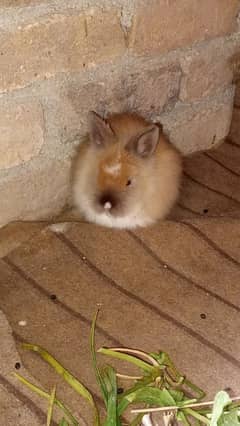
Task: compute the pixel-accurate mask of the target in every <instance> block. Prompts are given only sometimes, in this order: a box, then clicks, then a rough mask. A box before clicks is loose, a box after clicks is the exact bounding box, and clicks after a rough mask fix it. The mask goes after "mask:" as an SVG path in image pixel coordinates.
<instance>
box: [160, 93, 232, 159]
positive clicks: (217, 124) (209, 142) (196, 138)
mask: <svg viewBox="0 0 240 426" xmlns="http://www.w3.org/2000/svg"><path fill="white" fill-rule="evenodd" d="M232 103H233V100H232V96H230V97H229V95H228V96H226V99H224V95H223V96H222V97H221V99H219V103H218V102H217V100H216V103H215V102H214V103H212V104H211V103H210V104H202V106H201V107H200V108H195V109H193V108H192V107H191V105H190V106H179V107H178V108H177V109H176V110H174V111H173V112H171V113H170V114H168V115H165V116H163V117H162V121H163V124H164V128H165V129H166V131H167V133H168V134H169V136H170V140H171V141H172V142H173V143H175V144H176V145H177V146H178V148H179V149H180V150H181V151H182V152H184V153H191V152H194V151H201V150H203V149H208V148H211V147H212V146H213V145H215V144H218V143H219V142H220V141H222V140H223V139H224V138H225V137H226V136H227V135H228V132H229V128H230V124H231V118H232Z"/></svg>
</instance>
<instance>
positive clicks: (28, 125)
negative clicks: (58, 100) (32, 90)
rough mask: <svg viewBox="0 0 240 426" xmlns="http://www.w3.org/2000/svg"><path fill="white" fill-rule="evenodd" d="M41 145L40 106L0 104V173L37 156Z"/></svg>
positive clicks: (42, 123)
mask: <svg viewBox="0 0 240 426" xmlns="http://www.w3.org/2000/svg"><path fill="white" fill-rule="evenodd" d="M43 142H44V122H43V111H42V108H41V106H40V105H39V104H38V103H36V102H34V101H26V102H24V103H19V102H18V103H16V102H11V103H10V104H6V103H5V102H1V101H0V169H8V168H10V167H13V166H17V165H19V164H22V163H24V162H26V161H29V160H30V159H31V158H33V157H35V156H37V155H38V153H39V152H40V149H41V147H42V145H43Z"/></svg>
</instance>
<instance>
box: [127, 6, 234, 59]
mask: <svg viewBox="0 0 240 426" xmlns="http://www.w3.org/2000/svg"><path fill="white" fill-rule="evenodd" d="M238 9H239V1H238V0H231V1H230V2H229V0H221V1H219V0H210V1H209V0H201V1H200V2H199V1H198V0H171V1H168V0H150V1H149V2H148V4H147V7H146V3H145V2H143V1H142V2H140V5H139V7H138V10H137V13H136V16H135V17H134V25H133V30H132V34H131V36H130V45H131V47H132V48H133V49H134V51H135V52H136V53H138V54H142V53H144V54H150V55H151V54H152V53H154V52H155V53H156V52H167V51H169V50H171V49H176V48H178V47H183V46H186V45H192V44H193V43H195V42H196V41H201V40H206V39H209V38H213V37H217V36H220V35H225V34H228V33H230V32H232V31H233V30H234V29H235V28H236V25H237V22H236V15H237V11H238Z"/></svg>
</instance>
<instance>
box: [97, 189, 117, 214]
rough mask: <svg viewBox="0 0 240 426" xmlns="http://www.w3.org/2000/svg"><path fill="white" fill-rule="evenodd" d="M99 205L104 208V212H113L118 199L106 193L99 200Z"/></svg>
mask: <svg viewBox="0 0 240 426" xmlns="http://www.w3.org/2000/svg"><path fill="white" fill-rule="evenodd" d="M99 203H100V204H101V206H102V207H103V208H104V210H108V211H110V210H112V209H114V208H115V207H116V205H117V200H116V197H115V196H114V195H113V194H111V193H104V194H102V195H101V196H100V198H99Z"/></svg>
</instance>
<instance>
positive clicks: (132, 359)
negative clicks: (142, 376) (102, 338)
mask: <svg viewBox="0 0 240 426" xmlns="http://www.w3.org/2000/svg"><path fill="white" fill-rule="evenodd" d="M98 352H99V353H100V354H103V355H108V356H111V357H112V358H117V359H121V360H122V361H127V362H130V363H131V364H134V365H136V366H137V367H139V368H141V369H142V370H144V371H145V372H147V373H152V372H153V371H154V368H156V367H153V366H152V365H150V364H148V363H146V362H144V361H142V360H141V359H138V358H136V357H134V356H131V355H128V354H126V353H121V352H116V351H114V350H112V349H107V348H100V349H98Z"/></svg>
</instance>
